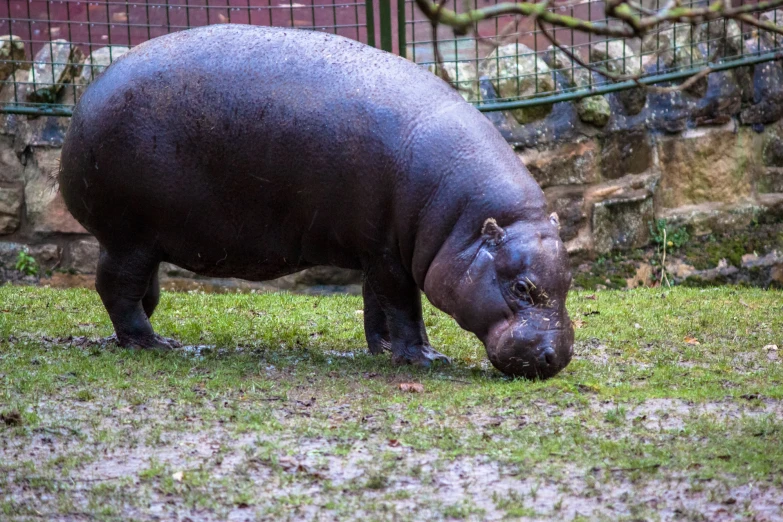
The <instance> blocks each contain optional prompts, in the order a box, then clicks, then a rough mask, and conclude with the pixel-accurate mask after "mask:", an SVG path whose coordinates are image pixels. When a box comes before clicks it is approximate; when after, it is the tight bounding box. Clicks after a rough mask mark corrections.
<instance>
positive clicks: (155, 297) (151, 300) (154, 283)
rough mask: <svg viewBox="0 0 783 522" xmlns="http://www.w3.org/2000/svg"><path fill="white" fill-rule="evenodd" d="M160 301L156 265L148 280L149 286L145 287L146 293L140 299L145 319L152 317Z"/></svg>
mask: <svg viewBox="0 0 783 522" xmlns="http://www.w3.org/2000/svg"><path fill="white" fill-rule="evenodd" d="M159 301H160V281H159V280H158V265H155V271H154V272H153V274H152V277H151V278H150V282H149V285H147V293H146V294H144V297H142V299H141V306H142V307H143V308H144V313H145V314H147V317H148V318H149V317H152V314H153V313H154V312H155V308H156V307H157V306H158V302H159Z"/></svg>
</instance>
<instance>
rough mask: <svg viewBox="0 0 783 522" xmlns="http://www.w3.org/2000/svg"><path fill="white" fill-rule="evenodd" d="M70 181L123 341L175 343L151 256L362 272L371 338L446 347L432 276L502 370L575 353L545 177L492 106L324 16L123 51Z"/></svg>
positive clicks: (82, 122) (433, 356)
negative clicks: (329, 25) (427, 320)
mask: <svg viewBox="0 0 783 522" xmlns="http://www.w3.org/2000/svg"><path fill="white" fill-rule="evenodd" d="M59 182H60V189H61V192H62V196H63V198H64V200H65V203H66V205H67V207H68V209H69V211H70V212H71V213H72V214H73V216H74V217H75V218H76V219H77V220H78V221H79V222H80V223H81V224H82V225H83V226H84V227H85V228H86V229H87V230H88V231H89V232H90V233H92V234H94V235H95V237H96V238H97V240H98V242H99V243H100V247H101V248H100V256H99V260H98V266H97V274H96V289H97V292H98V294H99V295H100V297H101V300H102V302H103V304H104V306H105V308H106V310H107V312H108V314H109V317H110V318H111V321H112V324H113V326H114V329H115V332H116V336H117V342H118V344H119V345H121V346H129V347H135V348H150V349H166V348H169V347H171V346H172V341H173V340H169V339H166V338H163V337H161V336H159V335H157V334H155V332H154V331H153V328H152V326H151V323H150V317H151V316H152V314H153V312H154V310H155V307H156V305H157V304H158V300H159V296H160V284H159V281H158V276H157V272H158V267H159V264H160V263H161V262H169V263H173V264H175V265H178V266H180V267H183V268H185V269H188V270H191V271H193V272H195V273H197V274H201V275H204V276H212V277H238V278H242V279H246V280H251V281H264V280H269V279H273V278H277V277H281V276H283V275H286V274H291V273H294V272H297V271H300V270H303V269H305V268H308V267H313V266H319V265H329V266H335V267H342V268H346V269H358V270H361V271H362V272H363V285H362V296H363V300H364V331H365V335H366V339H367V344H368V347H369V351H370V352H371V353H372V354H379V353H381V352H384V351H390V352H391V356H392V361H393V362H394V363H398V364H405V363H408V364H414V365H421V366H429V365H430V364H431V363H432V362H433V361H441V360H447V358H446V357H445V356H444V355H442V354H440V353H439V352H437V351H435V350H434V349H433V348H432V346H431V345H430V341H429V339H428V337H427V332H426V330H425V326H424V321H423V319H422V304H421V293H422V292H423V293H424V294H425V295H426V297H427V298H428V299H429V300H430V302H431V303H432V304H433V305H434V306H436V307H437V308H439V309H440V310H442V311H444V312H445V313H446V314H448V315H450V316H451V317H453V318H454V319H455V320H456V321H457V323H458V324H459V325H460V326H461V327H462V328H463V329H465V330H468V331H469V332H472V333H473V334H475V335H476V336H477V337H478V338H479V339H480V340H481V341H482V342H483V344H484V345H485V347H486V351H487V354H488V357H489V360H490V361H491V362H492V364H493V365H494V366H495V367H496V368H498V369H499V370H500V371H502V372H504V373H506V374H508V375H512V376H522V377H528V378H548V377H551V376H553V375H555V374H556V373H557V372H558V371H560V370H561V369H562V368H564V367H565V366H566V365H567V364H568V362H569V361H570V359H571V356H572V351H573V340H574V333H573V327H572V324H571V321H570V320H569V317H568V312H567V311H566V306H565V305H566V295H567V292H568V289H569V287H570V283H571V274H570V269H569V261H568V255H567V253H566V249H565V248H564V245H563V243H562V242H561V240H560V237H559V234H558V221H557V217H556V216H555V215H550V214H549V213H548V212H547V204H546V200H545V197H544V194H543V192H542V190H541V189H540V188H539V186H538V185H537V184H536V182H535V180H534V179H533V178H532V177H531V176H530V174H529V173H528V172H527V170H526V169H525V167H524V165H523V164H522V162H521V161H520V159H519V158H518V157H517V155H516V154H515V153H514V151H513V150H512V148H511V147H510V146H509V145H508V143H507V142H506V141H505V140H504V139H503V137H502V136H501V134H500V133H499V132H498V130H497V129H496V128H495V127H494V125H492V123H491V122H490V121H489V120H488V119H487V118H486V117H484V116H483V115H482V114H481V113H480V112H479V111H478V110H476V109H475V108H474V107H473V106H471V105H470V104H469V103H467V102H465V101H464V100H463V99H462V97H461V96H460V95H459V94H458V93H457V92H456V91H455V90H454V89H453V88H451V87H450V86H449V85H448V84H447V83H446V82H444V81H443V80H441V79H440V78H438V77H436V76H435V75H433V74H431V73H430V72H429V71H427V70H426V69H424V68H423V67H421V66H418V65H416V64H414V63H412V62H410V61H408V60H405V59H403V58H401V57H398V56H395V55H392V54H389V53H386V52H383V51H380V50H377V49H374V48H372V47H369V46H366V45H363V44H361V43H359V42H356V41H352V40H349V39H347V38H342V37H339V36H335V35H331V34H326V33H322V32H316V31H305V30H298V29H284V28H272V27H253V26H246V25H212V26H207V27H202V28H197V29H191V30H187V31H182V32H177V33H173V34H169V35H166V36H161V37H159V38H154V39H152V40H149V41H147V42H145V43H143V44H141V45H139V46H137V47H135V48H134V49H132V50H131V51H130V52H128V53H127V54H125V55H123V56H122V57H120V58H119V59H118V60H116V62H115V63H114V64H112V65H111V66H110V67H108V68H107V69H106V71H105V72H103V73H102V74H101V75H100V76H99V77H98V78H97V79H96V80H95V81H94V82H93V83H92V84H91V85H90V86H89V87H88V88H87V89H86V90H85V92H84V94H83V95H82V97H81V99H80V100H79V103H78V104H77V106H76V107H75V109H74V112H73V117H72V121H71V124H70V127H69V129H68V132H67V136H66V138H65V143H64V145H63V149H62V158H61V162H60V172H59Z"/></svg>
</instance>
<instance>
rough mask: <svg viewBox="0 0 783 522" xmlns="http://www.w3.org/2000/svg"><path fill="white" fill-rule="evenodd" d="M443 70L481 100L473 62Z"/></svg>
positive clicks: (471, 99)
mask: <svg viewBox="0 0 783 522" xmlns="http://www.w3.org/2000/svg"><path fill="white" fill-rule="evenodd" d="M428 69H429V71H430V72H431V73H432V74H434V75H436V76H438V77H439V78H442V79H444V80H445V78H443V75H442V74H440V68H439V67H438V65H437V64H431V65H430V66H429V67H428ZM443 70H444V71H445V72H446V75H447V76H448V79H449V84H450V85H451V86H452V87H454V88H455V89H456V90H457V92H459V93H460V95H461V96H462V97H463V98H464V99H465V101H468V102H478V101H480V100H481V91H480V89H479V80H478V75H477V73H476V67H475V65H474V64H473V63H472V62H444V64H443ZM82 74H83V73H82Z"/></svg>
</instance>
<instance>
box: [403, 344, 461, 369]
mask: <svg viewBox="0 0 783 522" xmlns="http://www.w3.org/2000/svg"><path fill="white" fill-rule="evenodd" d="M436 361H437V362H443V363H446V364H451V359H449V358H448V357H446V356H445V355H443V354H442V353H440V352H437V351H435V350H433V349H432V347H431V346H429V345H426V344H425V345H422V346H407V347H404V348H402V349H398V350H397V351H395V352H394V354H393V355H392V364H397V365H404V364H411V365H413V366H421V367H422V368H429V367H430V366H432V363H433V362H436Z"/></svg>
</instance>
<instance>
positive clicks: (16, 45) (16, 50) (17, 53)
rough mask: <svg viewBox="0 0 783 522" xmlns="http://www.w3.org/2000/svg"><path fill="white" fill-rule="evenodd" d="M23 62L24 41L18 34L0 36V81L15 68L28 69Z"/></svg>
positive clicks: (12, 72)
mask: <svg viewBox="0 0 783 522" xmlns="http://www.w3.org/2000/svg"><path fill="white" fill-rule="evenodd" d="M29 68H30V64H29V63H25V48H24V41H22V39H21V38H19V37H18V36H14V35H12V34H6V35H3V36H0V81H2V80H5V79H7V78H8V77H9V76H11V75H13V74H14V72H15V71H16V70H17V69H29Z"/></svg>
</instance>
